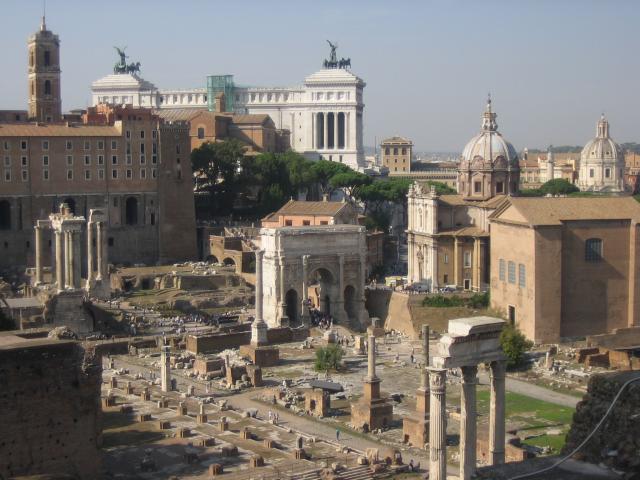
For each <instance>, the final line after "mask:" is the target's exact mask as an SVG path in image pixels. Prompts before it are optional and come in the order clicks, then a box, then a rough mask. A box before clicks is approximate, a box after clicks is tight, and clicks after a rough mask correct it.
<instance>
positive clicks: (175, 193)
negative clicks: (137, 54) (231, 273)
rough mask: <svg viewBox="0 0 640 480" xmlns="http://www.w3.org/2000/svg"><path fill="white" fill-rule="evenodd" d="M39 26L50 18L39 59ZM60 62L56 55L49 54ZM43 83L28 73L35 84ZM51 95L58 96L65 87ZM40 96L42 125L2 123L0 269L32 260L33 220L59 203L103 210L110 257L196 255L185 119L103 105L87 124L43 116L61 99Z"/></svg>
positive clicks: (34, 43)
mask: <svg viewBox="0 0 640 480" xmlns="http://www.w3.org/2000/svg"><path fill="white" fill-rule="evenodd" d="M42 28H44V29H45V30H42ZM43 32H44V33H47V32H48V31H46V27H44V22H43V27H41V32H39V34H36V35H35V36H34V37H32V39H30V43H29V51H30V62H32V61H35V63H36V64H37V63H38V61H39V60H38V59H35V60H33V59H32V57H31V55H32V53H31V52H36V54H35V56H36V57H40V56H43V55H44V52H46V50H44V48H45V47H46V45H48V43H46V44H44V46H42V45H40V41H41V39H45V40H47V42H48V41H49V40H48V39H49V38H50V37H51V35H52V34H51V32H48V33H47V34H46V35H45V34H44V33H43ZM49 34H51V35H49ZM56 38H57V37H56ZM43 41H44V40H43ZM43 58H44V57H43ZM58 59H59V52H57V53H55V54H53V55H51V56H50V59H49V61H50V62H53V61H54V60H55V61H58ZM30 71H31V70H30ZM58 73H59V72H58ZM38 81H40V80H39V77H38V75H37V74H36V76H35V78H34V77H33V76H32V75H31V74H30V76H29V82H30V84H32V82H36V83H37V82H38ZM37 91H38V90H37V88H36V92H37ZM45 91H49V90H45ZM51 92H53V93H52V94H51V95H54V96H55V95H58V96H59V89H54V90H51ZM43 101H44V102H45V103H44V104H43V105H41V104H40V97H39V96H38V95H37V93H36V96H35V98H32V97H30V104H29V112H30V115H31V114H36V117H35V119H36V120H38V121H37V122H31V123H28V122H11V123H0V175H1V177H0V268H7V267H10V266H17V265H32V264H33V262H34V245H33V243H34V242H33V235H34V234H33V227H34V225H35V222H36V221H37V220H38V219H44V218H47V217H48V216H49V214H50V213H52V212H56V211H58V207H59V205H60V203H63V202H65V203H67V204H68V205H69V207H70V208H71V210H72V211H73V212H74V213H75V214H76V215H83V216H85V217H86V216H87V215H88V213H89V209H92V208H100V209H103V210H105V211H106V212H107V215H108V231H109V237H108V248H109V258H110V261H111V262H113V263H154V262H157V261H161V262H167V261H173V260H178V259H186V258H194V257H195V255H196V239H195V236H196V231H195V213H194V204H193V178H192V177H193V176H192V172H191V162H190V152H191V146H190V139H189V126H188V124H186V123H184V122H174V123H172V122H168V121H164V120H162V119H161V118H159V117H158V116H157V115H155V114H154V113H153V112H152V111H151V110H150V109H145V108H133V107H131V106H107V105H98V106H97V107H92V108H90V109H89V110H88V111H87V113H86V114H85V115H84V116H83V117H82V122H81V123H71V122H66V123H60V122H57V123H56V122H46V120H55V119H56V118H59V115H58V113H57V110H52V109H53V108H54V107H55V108H58V107H57V106H56V105H58V103H57V102H53V103H52V102H51V101H50V99H49V98H48V96H47V95H46V94H44V96H43ZM41 111H42V112H45V114H46V115H45V117H46V118H40V117H41V115H40V114H39V113H38V112H41ZM46 112H49V114H50V115H49V114H47V113H46ZM44 241H45V242H50V239H49V238H45V239H44ZM46 244H47V243H45V245H46ZM84 245H85V242H83V248H85V247H84ZM44 262H45V265H46V264H48V263H49V262H50V258H49V257H48V255H45V258H44Z"/></svg>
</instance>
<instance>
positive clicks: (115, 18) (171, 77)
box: [0, 0, 640, 151]
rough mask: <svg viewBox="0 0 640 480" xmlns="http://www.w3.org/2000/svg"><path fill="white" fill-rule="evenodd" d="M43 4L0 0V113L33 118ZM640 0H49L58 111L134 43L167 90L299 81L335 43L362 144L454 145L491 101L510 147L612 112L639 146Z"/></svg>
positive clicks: (574, 138)
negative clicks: (216, 78)
mask: <svg viewBox="0 0 640 480" xmlns="http://www.w3.org/2000/svg"><path fill="white" fill-rule="evenodd" d="M41 12H42V0H0V45H1V46H2V47H1V51H2V56H1V58H2V61H1V62H2V63H1V68H0V72H1V74H0V109H2V108H4V109H9V108H20V109H26V106H27V105H26V103H27V98H26V94H27V83H26V70H27V47H26V40H27V37H28V36H29V35H30V34H31V33H32V32H34V31H36V30H37V28H38V25H39V22H40V16H41ZM639 24H640V1H638V0H628V1H623V0H619V1H613V0H611V1H604V0H593V1H591V0H535V1H534V0H527V1H525V0H518V1H515V0H503V1H497V0H482V1H477V0H473V1H472V0H469V1H454V0H443V1H437V2H436V1H425V0H422V1H417V0H416V1H401V0H387V1H376V0H359V1H347V0H315V1H305V0H274V1H265V0H256V1H243V0H227V1H218V0H179V1H178V0H174V1H166V0H101V1H98V0H48V1H47V25H48V27H49V29H50V30H53V31H54V32H56V33H57V34H58V35H59V36H60V39H61V43H62V100H63V109H64V110H69V109H72V108H79V107H86V106H87V104H88V102H89V100H90V84H91V82H92V81H94V80H96V79H98V78H100V77H102V76H104V75H106V74H108V73H110V72H111V70H112V67H113V64H114V63H115V62H116V60H117V58H116V54H115V51H114V49H113V46H114V45H119V46H124V45H126V46H128V48H127V53H128V54H129V55H130V56H131V60H132V61H140V62H141V63H142V76H143V77H144V78H145V79H146V80H149V81H151V82H153V83H155V84H156V85H157V86H158V87H161V88H173V87H175V88H192V87H200V86H204V83H205V76H206V75H207V74H211V73H216V74H222V73H225V74H226V73H230V74H234V75H235V81H236V83H238V84H247V85H255V86H289V85H298V84H300V83H302V81H303V79H304V77H305V76H306V75H309V74H311V73H313V72H314V71H316V70H318V69H319V67H320V66H321V62H322V60H323V59H324V58H325V57H326V56H327V55H328V48H327V44H326V42H325V39H330V40H333V41H337V42H338V44H339V48H338V54H339V55H340V56H344V57H350V58H351V62H352V66H353V69H352V70H353V72H354V73H355V74H356V75H358V76H360V77H361V78H363V79H364V80H365V81H366V83H367V86H366V88H365V91H364V101H365V104H366V106H365V116H364V119H365V131H364V134H365V143H366V144H367V145H373V143H374V139H375V138H377V140H378V141H380V139H381V138H383V137H385V136H391V135H395V134H400V135H403V136H407V137H409V138H411V139H413V141H414V142H415V144H416V147H417V148H418V149H420V150H428V151H459V150H461V149H462V148H463V146H464V144H465V143H466V141H467V140H468V139H469V138H470V137H471V136H472V135H473V134H475V133H476V132H477V130H478V129H479V127H480V115H481V112H482V110H483V108H484V104H485V98H486V94H487V92H488V91H491V94H492V96H493V99H494V109H495V111H497V113H498V124H499V126H500V131H501V132H502V133H503V134H504V135H505V137H506V138H507V139H508V140H510V141H511V142H512V143H513V144H514V145H515V147H516V148H517V149H521V148H524V147H525V146H528V147H544V146H546V145H548V144H550V143H552V144H555V145H565V144H576V145H579V144H583V143H585V142H586V141H587V140H588V139H589V138H591V137H592V136H593V135H594V132H595V123H596V121H597V119H598V116H599V115H600V112H602V111H604V112H605V113H606V114H607V117H608V118H609V121H610V122H611V133H612V136H613V138H614V139H616V140H617V141H619V142H625V141H640V132H638V128H637V126H638V124H639V120H640V118H639V117H640V108H639V107H640V99H639V96H638V94H637V93H638V83H639V79H640V60H638V52H639V51H640V48H639V47H640V34H639V31H638V28H639V27H638V25H639Z"/></svg>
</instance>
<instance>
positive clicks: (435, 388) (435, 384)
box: [427, 367, 447, 395]
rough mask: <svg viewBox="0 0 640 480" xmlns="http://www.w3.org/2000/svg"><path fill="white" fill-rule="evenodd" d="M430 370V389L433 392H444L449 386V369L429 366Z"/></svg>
mask: <svg viewBox="0 0 640 480" xmlns="http://www.w3.org/2000/svg"><path fill="white" fill-rule="evenodd" d="M427 371H428V372H429V390H431V393H433V394H436V395H437V394H443V393H444V392H445V390H446V388H447V369H446V368H436V367H427Z"/></svg>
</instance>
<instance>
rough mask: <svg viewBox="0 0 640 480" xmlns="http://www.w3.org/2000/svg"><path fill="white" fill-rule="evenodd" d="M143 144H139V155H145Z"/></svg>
mask: <svg viewBox="0 0 640 480" xmlns="http://www.w3.org/2000/svg"><path fill="white" fill-rule="evenodd" d="M144 150H145V148H144V143H141V144H140V153H145V151H144Z"/></svg>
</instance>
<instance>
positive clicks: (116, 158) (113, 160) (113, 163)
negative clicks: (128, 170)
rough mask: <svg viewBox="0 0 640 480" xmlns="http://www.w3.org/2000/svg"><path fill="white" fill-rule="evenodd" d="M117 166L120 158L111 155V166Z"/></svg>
mask: <svg viewBox="0 0 640 480" xmlns="http://www.w3.org/2000/svg"><path fill="white" fill-rule="evenodd" d="M117 164H118V156H117V155H111V165H117Z"/></svg>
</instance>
